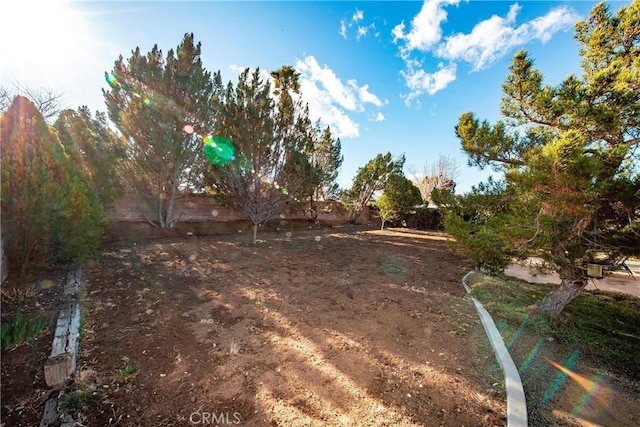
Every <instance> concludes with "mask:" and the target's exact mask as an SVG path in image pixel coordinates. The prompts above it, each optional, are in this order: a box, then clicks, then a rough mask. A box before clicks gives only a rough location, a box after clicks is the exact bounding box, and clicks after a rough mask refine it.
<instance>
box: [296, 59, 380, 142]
mask: <svg viewBox="0 0 640 427" xmlns="http://www.w3.org/2000/svg"><path fill="white" fill-rule="evenodd" d="M294 68H295V69H296V71H298V72H299V73H300V90H301V92H302V94H303V98H304V100H305V101H306V102H307V103H308V104H309V113H310V115H311V116H312V117H314V118H322V121H323V123H325V124H327V125H329V126H331V129H332V131H333V133H334V134H335V135H336V136H338V137H341V138H345V137H346V138H355V137H357V136H359V135H360V126H359V124H358V123H357V122H355V121H354V120H353V119H352V118H351V117H350V113H355V112H358V113H362V112H364V111H365V109H366V108H367V107H368V106H373V107H376V108H380V107H382V106H384V105H386V104H387V103H388V101H386V100H385V101H382V100H381V99H380V98H379V97H378V96H377V95H375V94H374V93H372V92H371V91H370V90H369V85H367V84H365V85H359V84H358V82H357V81H356V80H355V79H349V80H347V81H346V82H343V81H342V80H341V79H340V78H339V77H338V76H337V75H336V74H335V72H334V71H333V70H332V69H331V68H329V67H328V66H327V65H322V66H321V65H320V64H319V63H318V61H317V60H316V58H315V57H314V56H311V55H309V56H305V57H304V58H303V59H301V60H298V61H297V62H296V64H295V66H294ZM369 120H370V121H376V122H381V121H383V120H384V115H383V114H382V112H380V111H377V113H371V114H370V117H369Z"/></svg>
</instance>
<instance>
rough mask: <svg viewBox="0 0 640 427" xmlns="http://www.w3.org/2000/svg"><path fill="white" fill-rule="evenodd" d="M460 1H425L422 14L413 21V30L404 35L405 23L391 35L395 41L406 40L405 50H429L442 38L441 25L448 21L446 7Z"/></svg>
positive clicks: (421, 10)
mask: <svg viewBox="0 0 640 427" xmlns="http://www.w3.org/2000/svg"><path fill="white" fill-rule="evenodd" d="M458 3H460V0H425V2H424V4H423V5H422V9H420V12H418V14H417V15H416V16H415V17H414V18H413V20H412V21H411V30H410V31H409V32H408V33H406V34H405V33H404V30H405V24H404V21H403V22H401V23H400V24H398V25H396V26H395V27H394V28H393V30H392V31H391V34H392V35H393V41H394V42H396V43H397V42H398V41H399V40H404V41H405V45H404V47H403V49H405V50H408V51H410V50H414V49H419V50H429V49H430V48H431V47H433V45H435V44H436V43H438V42H439V41H440V39H441V38H442V28H440V25H441V24H442V23H443V22H445V21H446V20H447V12H446V11H445V10H444V7H445V6H448V5H457V4H458Z"/></svg>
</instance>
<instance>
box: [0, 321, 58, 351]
mask: <svg viewBox="0 0 640 427" xmlns="http://www.w3.org/2000/svg"><path fill="white" fill-rule="evenodd" d="M49 326H50V321H49V319H47V318H46V317H44V316H37V317H34V318H32V319H29V318H27V317H25V316H24V315H23V314H22V313H21V312H18V313H17V314H16V315H15V316H13V317H11V318H10V319H8V320H5V321H4V322H2V332H1V335H2V349H3V350H5V349H9V348H14V347H18V346H20V345H22V344H23V343H25V342H29V341H33V340H35V339H36V338H38V337H39V336H40V335H41V334H42V333H43V332H45V331H47V330H48V329H49Z"/></svg>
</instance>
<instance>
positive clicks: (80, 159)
mask: <svg viewBox="0 0 640 427" xmlns="http://www.w3.org/2000/svg"><path fill="white" fill-rule="evenodd" d="M53 126H54V128H55V130H56V131H57V132H58V137H59V138H60V142H61V143H62V145H63V146H64V149H65V152H66V153H67V155H68V156H69V158H70V159H71V160H72V161H73V162H74V163H75V164H76V165H78V167H79V168H80V169H81V170H82V172H83V174H84V175H85V176H87V177H88V180H89V183H90V184H91V188H92V190H93V192H94V193H95V194H96V195H97V196H98V198H99V199H100V202H101V203H102V205H103V206H105V207H107V206H110V205H111V204H112V202H113V200H114V198H116V197H118V196H120V195H122V191H123V186H122V182H121V178H120V176H119V173H118V169H117V166H118V161H119V160H120V158H121V157H122V156H123V155H124V148H125V147H124V141H123V140H122V138H119V137H118V136H117V135H116V134H115V133H114V132H113V131H112V130H111V129H110V128H109V124H108V123H107V117H106V115H105V114H104V113H101V112H96V114H95V116H92V115H91V112H90V111H89V109H88V108H87V107H80V108H79V109H78V110H77V111H75V110H64V111H62V112H61V113H60V115H59V116H58V119H57V120H56V122H55V123H54V125H53Z"/></svg>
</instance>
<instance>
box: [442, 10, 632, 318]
mask: <svg viewBox="0 0 640 427" xmlns="http://www.w3.org/2000/svg"><path fill="white" fill-rule="evenodd" d="M576 38H577V40H578V42H579V43H580V44H581V49H580V55H581V57H582V76H579V77H578V76H573V75H571V76H569V77H567V78H566V79H565V80H564V81H563V82H561V83H560V84H558V85H543V83H542V81H543V75H542V73H541V72H540V71H538V70H537V69H535V68H534V66H533V61H532V59H531V58H530V57H529V56H528V55H527V53H526V52H524V51H520V52H518V53H517V54H516V55H515V57H514V59H513V63H512V64H511V66H510V73H509V75H508V76H507V78H506V80H505V83H504V84H503V91H504V97H503V103H502V113H503V114H504V116H506V118H507V119H506V120H499V121H498V122H496V123H495V124H494V125H491V124H489V123H488V122H487V121H483V122H480V121H479V120H478V119H477V118H476V117H475V116H474V115H473V114H472V113H465V114H463V115H462V116H461V117H460V119H459V122H458V125H457V127H456V134H457V135H458V137H459V138H460V140H461V141H462V146H463V148H464V150H465V151H466V152H467V153H468V155H469V158H470V162H471V163H472V164H475V165H478V166H480V167H485V166H492V167H494V168H496V169H498V170H501V171H503V172H504V174H505V192H504V193H503V194H502V195H499V196H500V200H501V203H502V204H503V209H501V210H500V211H499V212H498V211H496V210H494V211H496V212H497V213H496V215H495V216H494V217H493V218H491V219H488V220H487V221H485V222H484V223H482V224H481V225H482V227H481V231H482V234H480V233H476V234H475V236H476V238H473V237H470V235H469V234H468V231H469V230H468V229H467V228H468V226H466V225H465V223H467V224H468V221H463V220H464V218H461V217H458V218H457V219H455V220H453V219H450V220H449V222H450V224H449V225H450V227H448V228H447V229H448V230H449V231H451V232H452V233H453V234H454V235H456V236H457V237H461V236H465V237H464V238H463V240H461V241H460V243H461V244H462V245H465V246H466V247H467V249H469V248H471V247H473V245H479V246H493V247H494V250H493V256H494V257H495V258H502V259H505V258H506V259H508V258H510V257H517V258H526V257H529V256H533V255H535V256H540V257H542V258H543V260H544V262H545V266H546V267H548V268H549V269H552V270H554V271H556V272H557V273H558V274H559V276H560V279H561V282H562V283H561V285H560V286H558V287H557V288H556V289H554V290H552V291H551V292H550V293H549V294H548V295H547V296H546V297H545V298H544V299H543V300H542V301H541V302H540V303H539V304H538V305H537V306H536V310H537V311H539V312H542V313H547V314H551V315H557V314H559V313H560V312H561V311H562V310H563V308H564V307H565V306H566V305H567V304H568V303H569V302H570V301H571V300H572V299H573V298H575V297H576V296H577V295H578V294H580V292H581V291H582V290H583V289H584V288H585V286H586V285H587V283H588V279H589V278H588V276H587V266H588V265H589V264H594V263H596V264H601V265H603V266H604V268H605V270H608V271H611V269H613V268H615V267H616V266H617V265H619V264H620V263H621V262H622V261H624V260H625V259H626V257H627V256H630V255H633V254H635V255H637V254H638V252H639V248H640V220H639V218H640V173H639V170H638V166H637V165H638V154H637V153H638V151H637V149H638V146H639V145H640V1H638V0H635V1H633V2H632V3H631V4H629V5H627V6H624V7H622V8H620V10H619V11H618V12H617V14H616V15H615V16H613V15H612V14H611V13H610V12H609V8H608V6H607V5H606V4H605V3H600V4H598V5H597V6H596V7H595V8H594V9H593V10H592V11H591V14H590V16H589V18H588V19H587V20H586V21H584V22H580V23H578V24H577V25H576ZM478 196H482V192H480V194H478ZM481 236H483V238H484V241H485V243H482V241H481V240H480V239H479V237H481ZM487 237H490V238H487ZM496 242H497V243H498V245H497V244H496ZM496 246H497V248H496ZM500 254H501V255H500Z"/></svg>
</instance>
